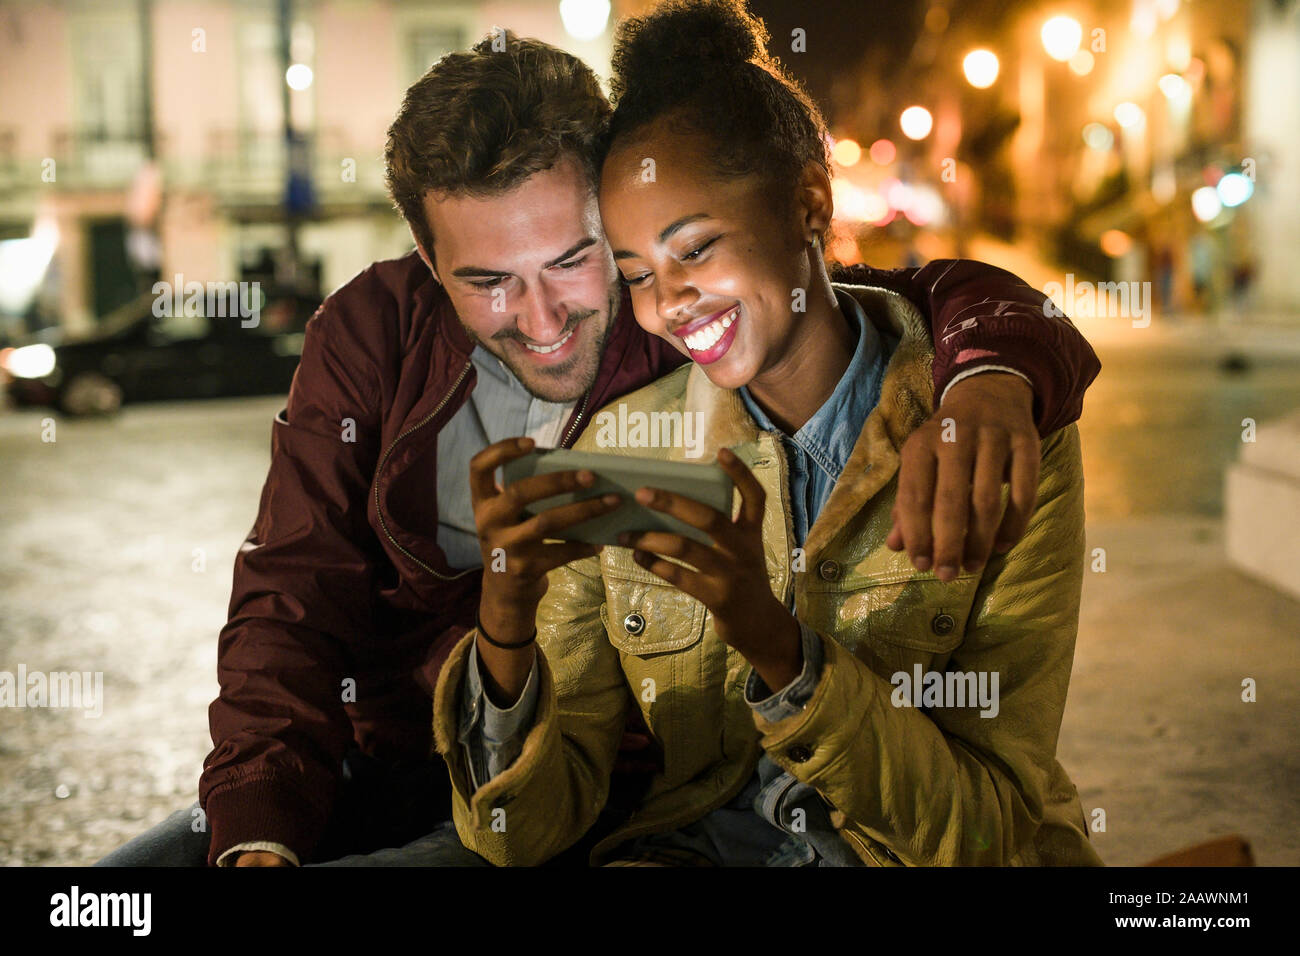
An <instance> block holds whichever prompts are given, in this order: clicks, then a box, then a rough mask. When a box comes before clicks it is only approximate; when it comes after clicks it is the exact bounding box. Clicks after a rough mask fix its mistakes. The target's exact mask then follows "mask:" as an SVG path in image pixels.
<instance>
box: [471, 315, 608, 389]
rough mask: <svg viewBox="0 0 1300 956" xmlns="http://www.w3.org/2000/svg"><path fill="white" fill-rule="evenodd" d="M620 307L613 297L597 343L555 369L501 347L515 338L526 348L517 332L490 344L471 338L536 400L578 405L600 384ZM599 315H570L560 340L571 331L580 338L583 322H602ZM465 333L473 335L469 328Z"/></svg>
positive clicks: (507, 331)
mask: <svg viewBox="0 0 1300 956" xmlns="http://www.w3.org/2000/svg"><path fill="white" fill-rule="evenodd" d="M619 304H620V299H619V298H618V297H617V296H611V298H610V301H609V305H608V311H607V312H606V316H607V317H608V319H607V321H606V322H605V327H604V328H603V329H601V331H600V333H599V335H598V336H597V337H596V339H595V341H594V342H592V343H591V344H589V345H587V346H586V349H585V351H584V350H583V346H582V345H581V343H579V349H578V350H577V351H575V352H574V354H573V355H572V356H570V357H569V358H568V359H567V360H566V361H565V362H563V363H562V364H559V365H555V366H540V367H539V366H536V365H533V364H531V363H529V361H528V359H527V358H522V357H517V356H512V355H511V353H510V352H507V351H506V350H505V349H504V348H503V347H502V346H500V345H498V344H497V342H498V341H499V340H504V339H514V340H515V342H517V343H519V345H520V347H521V348H522V347H524V346H523V342H524V337H523V336H522V335H520V334H519V332H518V331H517V330H515V329H503V330H502V331H500V332H498V333H497V334H496V335H494V336H493V337H492V340H491V342H490V343H487V342H483V340H481V339H478V338H476V337H475V336H474V335H473V334H472V333H471V334H470V338H471V339H473V340H474V341H476V342H478V344H480V345H482V346H483V347H484V348H485V349H486V350H487V351H489V352H491V353H492V354H493V355H495V356H496V357H497V358H499V359H500V360H501V361H502V362H503V363H504V364H505V366H506V368H508V369H509V370H510V374H511V375H513V376H514V377H515V378H516V380H518V382H519V384H521V385H522V386H523V387H524V389H525V390H526V391H527V392H528V394H530V395H532V396H533V397H534V398H539V399H541V400H542V401H544V402H565V403H568V402H574V401H577V400H578V399H579V398H581V397H582V396H583V395H585V394H587V392H588V391H589V390H590V389H591V386H592V384H593V383H594V382H595V381H596V372H597V371H598V370H599V369H600V360H601V356H602V355H603V354H604V352H605V342H606V341H607V340H608V338H609V333H610V330H611V329H612V328H613V326H614V320H615V318H616V317H617V311H618V307H619ZM599 316H600V310H599V309H588V310H587V311H585V312H578V313H574V314H573V315H570V316H569V319H568V321H567V322H565V323H564V328H563V329H562V330H561V331H560V335H559V336H558V338H560V339H562V338H564V336H566V335H568V334H569V333H570V332H573V334H575V335H577V334H578V326H579V325H580V324H581V323H583V322H588V321H591V319H592V318H597V319H599ZM465 331H466V332H469V329H466V330H465ZM583 331H585V330H583Z"/></svg>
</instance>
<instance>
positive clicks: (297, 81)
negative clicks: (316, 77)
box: [284, 63, 312, 90]
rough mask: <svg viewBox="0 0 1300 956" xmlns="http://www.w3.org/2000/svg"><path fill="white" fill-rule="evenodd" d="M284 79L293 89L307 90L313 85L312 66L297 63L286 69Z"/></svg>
mask: <svg viewBox="0 0 1300 956" xmlns="http://www.w3.org/2000/svg"><path fill="white" fill-rule="evenodd" d="M284 81H285V82H286V83H288V84H289V89H291V90H305V89H307V88H308V87H309V86H311V81H312V72H311V67H309V66H308V65H307V64H306V63H295V64H293V66H291V67H289V69H287V70H285V71H284Z"/></svg>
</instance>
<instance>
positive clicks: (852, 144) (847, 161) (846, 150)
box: [831, 139, 862, 167]
mask: <svg viewBox="0 0 1300 956" xmlns="http://www.w3.org/2000/svg"><path fill="white" fill-rule="evenodd" d="M861 158H862V147H861V146H859V145H858V144H857V141H856V140H852V139H842V140H839V141H838V142H836V144H835V147H834V148H833V149H832V150H831V159H833V160H835V162H837V163H838V164H839V165H841V166H846V167H847V166H853V165H854V164H856V163H857V161H858V160H859V159H861Z"/></svg>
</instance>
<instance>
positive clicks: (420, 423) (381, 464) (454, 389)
mask: <svg viewBox="0 0 1300 956" xmlns="http://www.w3.org/2000/svg"><path fill="white" fill-rule="evenodd" d="M473 366H474V363H473V362H472V361H470V362H466V363H465V367H464V368H463V369H461V373H460V376H459V377H458V378H457V379H456V381H455V382H454V383H452V386H451V391H449V392H448V393H447V394H446V395H444V396H443V397H442V401H440V402H439V403H438V405H437V407H436V408H434V410H433V411H431V412H430V413H429V414H428V415H425V416H424V417H423V418H422V419H420V420H419V421H418V422H416V423H415V424H414V425H412V426H411V427H410V428H408V429H407V430H406V431H404V432H402V433H401V434H400V435H398V436H397V437H396V438H394V439H393V441H392V443H391V444H390V445H389V446H388V450H387V451H385V452H384V457H383V458H381V459H379V467H378V468H377V469H375V514H376V515H378V516H379V526H380V527H381V528H383V529H384V535H385V536H386V537H387V538H388V540H389V542H390V543H391V544H392V545H393V547H394V548H396V549H397V550H398V551H400V552H401V553H402V554H403V555H405V556H406V557H407V558H409V559H410V560H412V561H414V562H415V563H416V564H418V565H419V566H420V567H421V568H423V569H424V570H425V571H428V572H429V573H430V574H432V575H433V576H434V577H435V578H437V579H438V580H440V581H455V580H456V579H457V578H463V577H464V576H465V575H467V574H469V573H471V572H473V571H482V570H483V569H482V568H466V569H465V570H464V571H461V572H460V573H458V574H450V575H448V574H441V573H439V572H438V571H435V570H434V569H433V568H431V567H429V565H427V564H426V563H425V562H423V561H421V560H420V559H419V558H417V557H416V556H415V555H414V554H412V553H411V552H410V551H408V550H406V548H404V547H402V546H401V545H400V544H398V543H397V539H396V538H394V537H393V533H392V532H391V531H389V530H388V522H387V521H385V520H384V509H383V508H382V507H380V505H379V480H378V476H379V475H380V474H381V473H382V472H383V470H384V465H386V464H388V458H389V456H390V455H392V453H393V449H394V448H396V447H397V443H398V442H400V441H401V440H402V439H403V438H406V437H407V436H408V435H410V434H412V433H413V432H416V431H419V430H420V429H421V428H423V427H424V426H425V425H427V424H428V423H429V422H430V421H432V420H433V418H434V416H435V415H437V414H438V413H439V412H440V411H442V410H443V408H444V407H445V406H446V404H447V403H448V402H449V401H451V397H452V396H453V395H455V394H456V392H457V391H458V390H459V389H460V383H461V382H463V381H465V376H466V375H468V374H469V370H470V369H471V368H473Z"/></svg>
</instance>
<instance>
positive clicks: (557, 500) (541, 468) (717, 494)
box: [501, 448, 732, 545]
mask: <svg viewBox="0 0 1300 956" xmlns="http://www.w3.org/2000/svg"><path fill="white" fill-rule="evenodd" d="M584 468H585V469H586V470H587V471H590V472H591V473H592V474H594V475H595V476H596V481H595V482H594V483H593V484H592V486H591V487H590V488H581V489H579V490H577V491H572V492H565V493H564V494H562V495H553V496H551V497H550V498H543V499H542V500H541V501H536V502H533V503H532V504H531V505H528V506H527V508H526V509H525V511H526V512H527V513H528V514H530V515H535V514H538V513H540V512H542V511H546V510H547V509H550V508H555V507H558V506H560V505H567V504H572V503H573V502H575V501H584V500H586V499H587V498H597V497H599V496H601V495H604V494H608V493H609V492H614V493H615V494H617V495H620V496H622V498H623V503H622V504H621V505H619V507H618V508H616V509H615V510H613V511H611V512H609V513H608V514H604V515H600V516H598V517H596V518H592V519H590V520H589V521H583V522H580V523H579V524H575V525H570V526H569V527H567V528H563V529H561V530H560V531H557V532H555V537H557V538H559V539H562V540H564V541H585V542H587V543H588V544H612V545H618V536H619V535H620V534H623V533H624V532H627V531H667V532H669V533H671V534H680V535H683V536H685V537H688V538H694V539H695V540H696V541H699V542H700V543H701V544H709V543H710V541H709V536H708V535H707V534H705V533H704V532H703V531H700V530H699V529H698V528H693V527H691V526H690V525H688V524H686V523H685V522H683V521H679V520H678V519H677V518H674V517H673V516H672V515H666V514H664V513H663V512H662V511H654V510H653V509H651V508H647V507H645V506H644V505H642V504H639V503H638V502H637V500H636V499H635V498H634V497H633V496H634V495H635V494H636V490H637V489H638V488H659V489H662V490H663V491H671V492H672V493H674V494H678V495H682V496H683V497H686V498H691V499H693V500H695V501H698V502H700V503H701V504H705V505H708V506H709V507H710V508H713V509H714V510H716V511H720V512H721V513H722V514H724V515H726V516H727V517H728V518H730V517H731V488H732V482H731V476H730V475H728V474H727V473H726V472H725V471H723V470H722V469H721V468H719V467H718V466H717V465H706V464H692V463H690V462H682V461H657V460H654V459H650V458H628V457H626V456H623V455H607V454H603V453H601V452H587V451H571V450H570V449H567V448H538V449H535V450H533V451H531V452H529V453H528V454H527V455H524V456H523V457H522V458H516V459H515V460H513V461H509V462H506V464H505V465H503V466H502V468H501V472H502V478H503V480H504V483H505V484H507V485H508V484H512V483H514V482H516V481H519V480H520V479H521V478H531V477H532V476H534V475H547V474H551V473H553V472H557V471H581V470H582V469H584Z"/></svg>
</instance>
